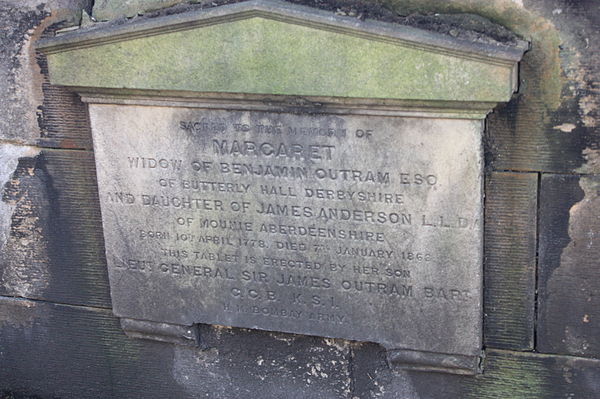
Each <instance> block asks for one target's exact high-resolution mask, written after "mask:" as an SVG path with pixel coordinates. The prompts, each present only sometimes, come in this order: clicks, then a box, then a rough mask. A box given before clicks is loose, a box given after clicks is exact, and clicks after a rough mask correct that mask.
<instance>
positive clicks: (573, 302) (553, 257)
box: [537, 176, 600, 358]
mask: <svg viewBox="0 0 600 399" xmlns="http://www.w3.org/2000/svg"><path fill="white" fill-rule="evenodd" d="M599 186H600V179H598V177H597V176H594V177H591V176H583V177H579V176H545V177H544V178H543V179H542V196H543V197H542V198H545V200H543V201H542V204H541V209H540V231H541V235H540V258H539V295H538V300H539V304H540V305H539V315H538V331H537V338H538V339H537V341H538V349H539V350H540V351H543V352H547V353H563V354H570V355H576V356H587V357H595V358H597V357H600V342H599V340H598V337H599V336H600V328H599V326H598V323H597V320H598V318H599V317H600V313H599V310H598V309H600V300H599V299H598V298H600V288H599V286H598V281H599V279H600V271H599V269H598V259H599V257H600V245H598V242H597V238H596V236H597V234H598V231H600V220H599V219H598V209H599V206H600V192H599V190H598V187H599ZM582 190H583V191H582ZM584 192H585V195H584Z"/></svg>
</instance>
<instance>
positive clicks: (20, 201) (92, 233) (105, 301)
mask: <svg viewBox="0 0 600 399" xmlns="http://www.w3.org/2000/svg"><path fill="white" fill-rule="evenodd" d="M94 170H95V169H94V166H93V158H92V155H91V154H90V153H86V152H78V151H51V150H50V151H46V152H43V153H41V154H40V155H38V156H36V157H34V158H21V159H20V160H19V164H18V167H17V169H16V171H15V173H14V175H13V176H12V179H11V180H10V181H9V182H8V183H7V184H6V185H5V188H4V192H3V201H6V202H9V203H11V204H13V205H15V210H14V212H13V216H12V225H11V238H10V240H12V241H10V240H9V243H8V244H7V245H6V250H5V252H4V254H3V257H2V261H1V262H0V265H1V266H2V267H1V268H0V277H2V276H3V277H4V279H3V280H2V281H3V285H2V286H0V294H3V295H10V296H23V295H25V296H27V297H30V298H35V299H43V300H50V301H56V302H60V303H72V304H87V305H91V306H101V307H108V306H110V298H109V292H108V281H107V280H108V277H107V275H106V261H105V255H104V248H103V239H102V234H101V230H100V227H99V226H100V213H99V209H98V194H97V188H96V184H95V173H94ZM9 277H10V279H9ZM19 277H21V278H19ZM30 278H31V279H33V280H35V281H34V282H32V281H28V279H30ZM21 280H22V281H21Z"/></svg>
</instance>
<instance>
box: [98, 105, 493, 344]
mask: <svg viewBox="0 0 600 399" xmlns="http://www.w3.org/2000/svg"><path fill="white" fill-rule="evenodd" d="M90 114H91V121H92V127H93V131H94V144H95V153H96V160H97V164H98V183H99V187H100V200H101V205H102V215H103V225H104V229H105V239H106V249H107V257H108V265H109V273H110V279H111V287H112V298H113V306H114V310H115V312H116V314H117V315H119V316H122V317H130V318H136V319H144V320H153V321H162V322H168V323H173V324H179V325H191V324H193V323H211V324H221V325H227V326H238V327H250V328H259V329H265V330H276V331H286V332H295V333H303V334H312V335H322V336H328V337H341V338H348V339H354V340H361V341H372V342H378V343H382V344H384V345H385V346H387V347H390V348H412V349H417V350H423V351H433V352H442V353H458V354H465V355H476V354H477V353H478V351H479V348H480V347H481V345H480V339H481V337H480V335H481V328H480V326H481V291H480V287H481V261H482V250H481V248H482V239H481V237H482V233H481V232H482V225H481V220H482V154H481V127H482V124H481V122H480V121H477V120H475V121H472V120H456V119H423V118H407V117H384V116H356V115H328V114H317V115H315V114H313V115H310V114H291V113H273V112H262V111H225V110H210V109H201V108H197V109H189V108H175V107H172V108H165V107H148V106H146V107H142V106H131V105H130V106H125V105H90Z"/></svg>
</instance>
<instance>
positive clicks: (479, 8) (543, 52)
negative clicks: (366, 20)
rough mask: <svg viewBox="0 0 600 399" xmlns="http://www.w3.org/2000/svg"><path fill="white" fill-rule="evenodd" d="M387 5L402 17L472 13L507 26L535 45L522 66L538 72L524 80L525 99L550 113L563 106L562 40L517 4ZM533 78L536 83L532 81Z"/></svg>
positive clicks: (404, 1)
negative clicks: (540, 104)
mask: <svg viewBox="0 0 600 399" xmlns="http://www.w3.org/2000/svg"><path fill="white" fill-rule="evenodd" d="M383 4H384V5H385V6H386V7H389V8H390V9H392V10H394V12H397V13H398V14H402V15H409V14H412V13H423V14H427V13H449V14H456V13H469V14H476V15H480V16H483V17H485V18H487V19H489V20H490V21H492V22H494V23H497V24H500V25H502V26H505V27H506V28H508V29H510V30H511V31H513V32H514V33H516V34H517V35H519V36H521V37H522V38H523V39H525V40H528V41H529V42H531V51H529V52H528V53H526V54H525V56H524V58H523V60H522V64H524V65H527V66H528V68H529V69H531V70H532V71H535V75H531V76H529V75H528V74H526V75H525V76H522V78H523V79H522V85H523V86H522V90H521V93H522V95H523V96H525V97H530V98H532V99H533V98H535V99H536V100H535V101H541V102H543V104H544V105H545V107H546V108H547V109H548V110H550V111H551V110H555V109H556V108H558V107H559V106H560V103H561V89H562V86H563V83H564V80H563V79H562V77H561V67H560V58H559V50H560V47H559V45H560V42H561V40H560V37H559V33H558V31H557V30H556V28H555V27H554V25H553V24H552V23H551V22H550V21H548V20H547V19H545V18H543V17H541V16H540V15H537V14H535V13H533V12H531V11H529V10H527V9H526V8H524V7H523V6H521V5H519V4H517V2H515V1H513V0H450V1H447V0H383ZM523 72H526V71H523ZM530 78H532V79H534V80H532V81H529V79H530Z"/></svg>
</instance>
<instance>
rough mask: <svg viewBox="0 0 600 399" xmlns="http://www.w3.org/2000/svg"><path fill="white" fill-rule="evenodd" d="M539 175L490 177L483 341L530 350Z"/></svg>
mask: <svg viewBox="0 0 600 399" xmlns="http://www.w3.org/2000/svg"><path fill="white" fill-rule="evenodd" d="M537 186H538V174H537V173H500V172H494V173H491V174H489V175H488V176H487V178H486V200H485V240H484V241H485V251H484V252H485V265H484V286H485V291H484V314H485V317H484V343H485V345H486V346H488V347H493V348H504V349H515V350H531V349H533V344H534V325H535V273H536V270H535V268H536V250H537V247H536V240H537V234H536V230H537V190H538V188H537Z"/></svg>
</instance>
